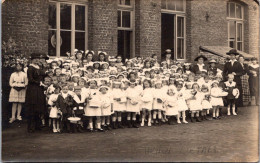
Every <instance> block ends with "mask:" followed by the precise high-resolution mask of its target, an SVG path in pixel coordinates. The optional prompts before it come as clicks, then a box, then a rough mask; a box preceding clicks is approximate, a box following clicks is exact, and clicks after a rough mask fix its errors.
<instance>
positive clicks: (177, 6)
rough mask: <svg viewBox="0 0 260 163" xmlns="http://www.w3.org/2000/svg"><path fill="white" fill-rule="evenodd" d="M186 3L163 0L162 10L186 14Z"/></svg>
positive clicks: (178, 0) (177, 0) (176, 0)
mask: <svg viewBox="0 0 260 163" xmlns="http://www.w3.org/2000/svg"><path fill="white" fill-rule="evenodd" d="M185 2H186V1H185V0H162V9H164V10H173V11H180V12H184V11H185Z"/></svg>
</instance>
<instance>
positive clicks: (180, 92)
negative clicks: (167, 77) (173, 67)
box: [176, 81, 188, 123]
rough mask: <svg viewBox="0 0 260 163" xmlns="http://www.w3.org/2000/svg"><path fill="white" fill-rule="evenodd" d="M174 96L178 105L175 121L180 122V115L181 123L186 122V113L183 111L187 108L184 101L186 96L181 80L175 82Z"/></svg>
mask: <svg viewBox="0 0 260 163" xmlns="http://www.w3.org/2000/svg"><path fill="white" fill-rule="evenodd" d="M176 86H177V88H176V96H177V103H176V105H177V106H178V107H177V108H178V116H177V123H181V121H180V117H181V116H182V121H183V123H188V122H187V121H186V113H185V111H186V110H188V106H187V103H186V98H187V97H188V96H187V94H186V93H185V91H184V89H183V83H182V82H180V81H179V82H177V83H176Z"/></svg>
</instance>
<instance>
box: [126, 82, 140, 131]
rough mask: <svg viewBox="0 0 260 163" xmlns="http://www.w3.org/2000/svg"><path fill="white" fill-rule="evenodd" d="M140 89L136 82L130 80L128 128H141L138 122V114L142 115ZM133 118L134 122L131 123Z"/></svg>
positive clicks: (127, 108)
mask: <svg viewBox="0 0 260 163" xmlns="http://www.w3.org/2000/svg"><path fill="white" fill-rule="evenodd" d="M140 94H141V91H140V89H138V88H137V82H136V81H135V80H130V82H129V87H128V88H127V90H126V96H127V105H126V112H127V122H128V127H129V128H131V127H132V126H133V127H134V128H139V126H138V124H137V122H136V114H140ZM131 117H132V122H131Z"/></svg>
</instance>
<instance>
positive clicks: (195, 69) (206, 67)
mask: <svg viewBox="0 0 260 163" xmlns="http://www.w3.org/2000/svg"><path fill="white" fill-rule="evenodd" d="M203 69H205V70H207V71H208V69H209V67H208V66H207V65H206V64H204V66H203ZM192 72H193V73H195V74H198V73H200V69H199V66H198V65H197V64H196V65H193V67H192Z"/></svg>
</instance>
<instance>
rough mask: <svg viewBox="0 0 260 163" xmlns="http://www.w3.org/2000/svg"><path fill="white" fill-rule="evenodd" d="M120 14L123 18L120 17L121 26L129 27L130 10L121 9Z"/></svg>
mask: <svg viewBox="0 0 260 163" xmlns="http://www.w3.org/2000/svg"><path fill="white" fill-rule="evenodd" d="M122 16H123V19H122V21H123V22H122V23H123V24H122V27H130V20H131V19H130V16H131V12H128V11H122Z"/></svg>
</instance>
